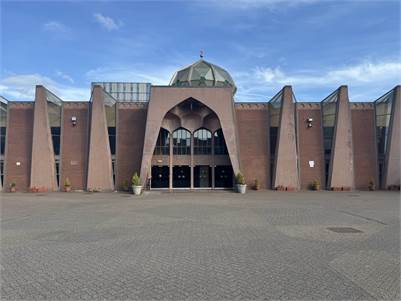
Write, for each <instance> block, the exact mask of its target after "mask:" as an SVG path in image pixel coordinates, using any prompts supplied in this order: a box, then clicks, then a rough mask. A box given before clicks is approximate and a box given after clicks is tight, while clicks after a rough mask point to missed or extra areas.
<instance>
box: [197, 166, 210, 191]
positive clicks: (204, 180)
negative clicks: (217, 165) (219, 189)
mask: <svg viewBox="0 0 401 301" xmlns="http://www.w3.org/2000/svg"><path fill="white" fill-rule="evenodd" d="M211 183H212V172H211V168H210V167H209V166H208V165H197V166H195V168H194V186H195V187H197V188H202V187H211Z"/></svg>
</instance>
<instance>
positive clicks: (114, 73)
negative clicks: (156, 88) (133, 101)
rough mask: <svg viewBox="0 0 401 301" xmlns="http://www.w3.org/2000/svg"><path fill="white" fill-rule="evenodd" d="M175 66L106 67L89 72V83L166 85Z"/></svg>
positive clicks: (175, 68) (87, 75) (87, 74)
mask: <svg viewBox="0 0 401 301" xmlns="http://www.w3.org/2000/svg"><path fill="white" fill-rule="evenodd" d="M176 70H177V66H164V67H163V66H154V67H153V66H133V65H130V66H126V65H124V66H108V67H99V68H96V69H93V70H89V71H88V72H87V73H86V77H87V78H88V80H89V81H122V82H150V83H152V84H153V85H168V84H169V82H170V79H171V77H172V76H173V74H174V72H175V71H176Z"/></svg>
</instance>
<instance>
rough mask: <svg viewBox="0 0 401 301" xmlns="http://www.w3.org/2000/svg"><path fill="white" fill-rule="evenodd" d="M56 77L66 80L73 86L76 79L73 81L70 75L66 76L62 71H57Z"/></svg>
mask: <svg viewBox="0 0 401 301" xmlns="http://www.w3.org/2000/svg"><path fill="white" fill-rule="evenodd" d="M56 75H57V76H58V77H60V78H62V79H64V80H66V81H68V82H70V83H71V84H73V83H74V79H73V78H72V77H71V76H69V75H68V74H65V73H64V72H61V71H59V70H57V71H56Z"/></svg>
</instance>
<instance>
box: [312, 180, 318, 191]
mask: <svg viewBox="0 0 401 301" xmlns="http://www.w3.org/2000/svg"><path fill="white" fill-rule="evenodd" d="M311 188H312V190H320V181H319V180H318V179H315V180H313V181H312V183H311Z"/></svg>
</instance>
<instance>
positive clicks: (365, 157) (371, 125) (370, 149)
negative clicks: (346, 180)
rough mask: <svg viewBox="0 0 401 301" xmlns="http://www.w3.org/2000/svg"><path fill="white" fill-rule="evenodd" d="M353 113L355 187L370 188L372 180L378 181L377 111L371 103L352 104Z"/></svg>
mask: <svg viewBox="0 0 401 301" xmlns="http://www.w3.org/2000/svg"><path fill="white" fill-rule="evenodd" d="M351 114H352V138H353V145H354V169H355V188H357V189H368V187H369V181H370V180H373V181H374V183H375V184H377V183H378V178H377V157H376V142H375V141H376V139H375V133H376V131H375V111H374V108H373V105H371V104H352V105H351ZM377 186H378V185H377Z"/></svg>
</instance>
